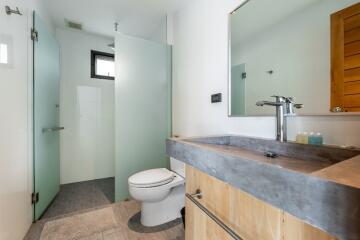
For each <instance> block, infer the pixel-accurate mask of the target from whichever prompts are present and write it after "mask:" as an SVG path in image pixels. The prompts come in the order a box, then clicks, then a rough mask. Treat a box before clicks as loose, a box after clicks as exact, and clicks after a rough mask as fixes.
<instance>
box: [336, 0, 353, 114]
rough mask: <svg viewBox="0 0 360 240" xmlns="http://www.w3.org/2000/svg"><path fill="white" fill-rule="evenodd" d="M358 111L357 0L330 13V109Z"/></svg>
mask: <svg viewBox="0 0 360 240" xmlns="http://www.w3.org/2000/svg"><path fill="white" fill-rule="evenodd" d="M336 109H337V110H340V111H345V112H360V3H357V4H355V5H352V6H350V7H348V8H345V9H343V10H341V11H339V12H336V13H334V14H332V15H331V109H330V110H331V111H336Z"/></svg>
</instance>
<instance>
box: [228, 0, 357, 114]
mask: <svg viewBox="0 0 360 240" xmlns="http://www.w3.org/2000/svg"><path fill="white" fill-rule="evenodd" d="M250 1H251V0H244V1H243V2H242V3H240V4H239V5H238V6H237V7H236V8H234V10H232V11H231V12H230V13H228V20H227V21H228V34H227V37H228V41H227V44H228V46H227V54H228V56H227V64H228V67H227V84H228V86H227V91H228V96H227V112H228V113H227V115H228V117H230V118H241V117H243V118H247V117H275V111H274V114H271V115H269V114H259V115H256V114H255V115H254V114H253V115H244V116H242V115H231V27H232V25H231V16H232V14H234V13H235V12H236V11H237V10H239V9H240V8H241V7H243V6H244V5H245V4H247V3H248V2H250ZM329 81H330V79H329ZM329 91H330V89H329ZM329 109H330V104H329ZM321 116H323V117H329V116H334V117H338V116H360V112H338V113H337V112H331V111H330V110H329V112H328V113H319V114H317V113H305V114H304V113H300V114H295V115H294V116H292V117H321Z"/></svg>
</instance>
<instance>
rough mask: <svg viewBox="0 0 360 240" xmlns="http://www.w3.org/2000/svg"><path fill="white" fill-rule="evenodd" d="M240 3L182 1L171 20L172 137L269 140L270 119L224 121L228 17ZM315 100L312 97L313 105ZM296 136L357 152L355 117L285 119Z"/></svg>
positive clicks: (358, 122)
mask: <svg viewBox="0 0 360 240" xmlns="http://www.w3.org/2000/svg"><path fill="white" fill-rule="evenodd" d="M253 1H254V0H253ZM241 2H242V1H241V0H223V1H218V0H195V1H194V0H186V1H184V3H183V6H182V7H181V9H180V10H179V11H178V13H177V14H175V16H174V29H173V34H174V36H173V41H174V47H173V134H178V135H181V136H196V135H210V134H242V135H249V136H258V137H269V138H274V136H275V120H274V118H273V117H244V118H229V117H228V116H227V114H228V111H227V97H228V92H227V77H228V64H227V62H228V52H227V48H228V13H229V12H231V11H232V10H234V9H235V8H236V7H237V6H239V5H240V3H241ZM217 92H222V93H223V102H222V103H217V104H211V103H210V95H211V94H213V93H217ZM318 97H319V96H313V98H314V100H316V98H318ZM299 130H303V131H305V130H306V131H321V132H323V133H324V137H325V142H326V143H328V144H337V145H356V146H360V137H359V136H360V117H359V116H352V117H349V116H347V117H341V116H337V117H297V118H294V119H290V123H289V137H290V139H294V137H295V134H296V132H297V131H299Z"/></svg>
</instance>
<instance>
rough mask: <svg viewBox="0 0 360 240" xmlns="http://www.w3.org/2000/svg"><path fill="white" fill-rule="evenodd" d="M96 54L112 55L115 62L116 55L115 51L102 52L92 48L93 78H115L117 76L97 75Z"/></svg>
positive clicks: (91, 67)
mask: <svg viewBox="0 0 360 240" xmlns="http://www.w3.org/2000/svg"><path fill="white" fill-rule="evenodd" d="M96 56H104V57H111V58H113V59H114V62H115V55H114V54H113V53H107V52H100V51H95V50H91V66H90V69H91V73H90V75H91V78H98V79H106V80H115V77H109V76H104V75H97V74H96V71H95V67H96V63H95V59H96Z"/></svg>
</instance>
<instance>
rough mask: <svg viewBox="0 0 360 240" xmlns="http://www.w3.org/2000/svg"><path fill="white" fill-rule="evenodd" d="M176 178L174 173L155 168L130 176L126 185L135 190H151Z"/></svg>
mask: <svg viewBox="0 0 360 240" xmlns="http://www.w3.org/2000/svg"><path fill="white" fill-rule="evenodd" d="M175 177H176V175H175V173H174V172H172V171H169V170H168V169H166V168H156V169H150V170H146V171H142V172H139V173H136V174H134V175H132V176H131V177H130V178H129V180H128V183H129V185H130V186H132V187H136V188H151V187H158V186H162V185H165V184H168V183H170V182H172V181H173V180H174V178H175Z"/></svg>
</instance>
